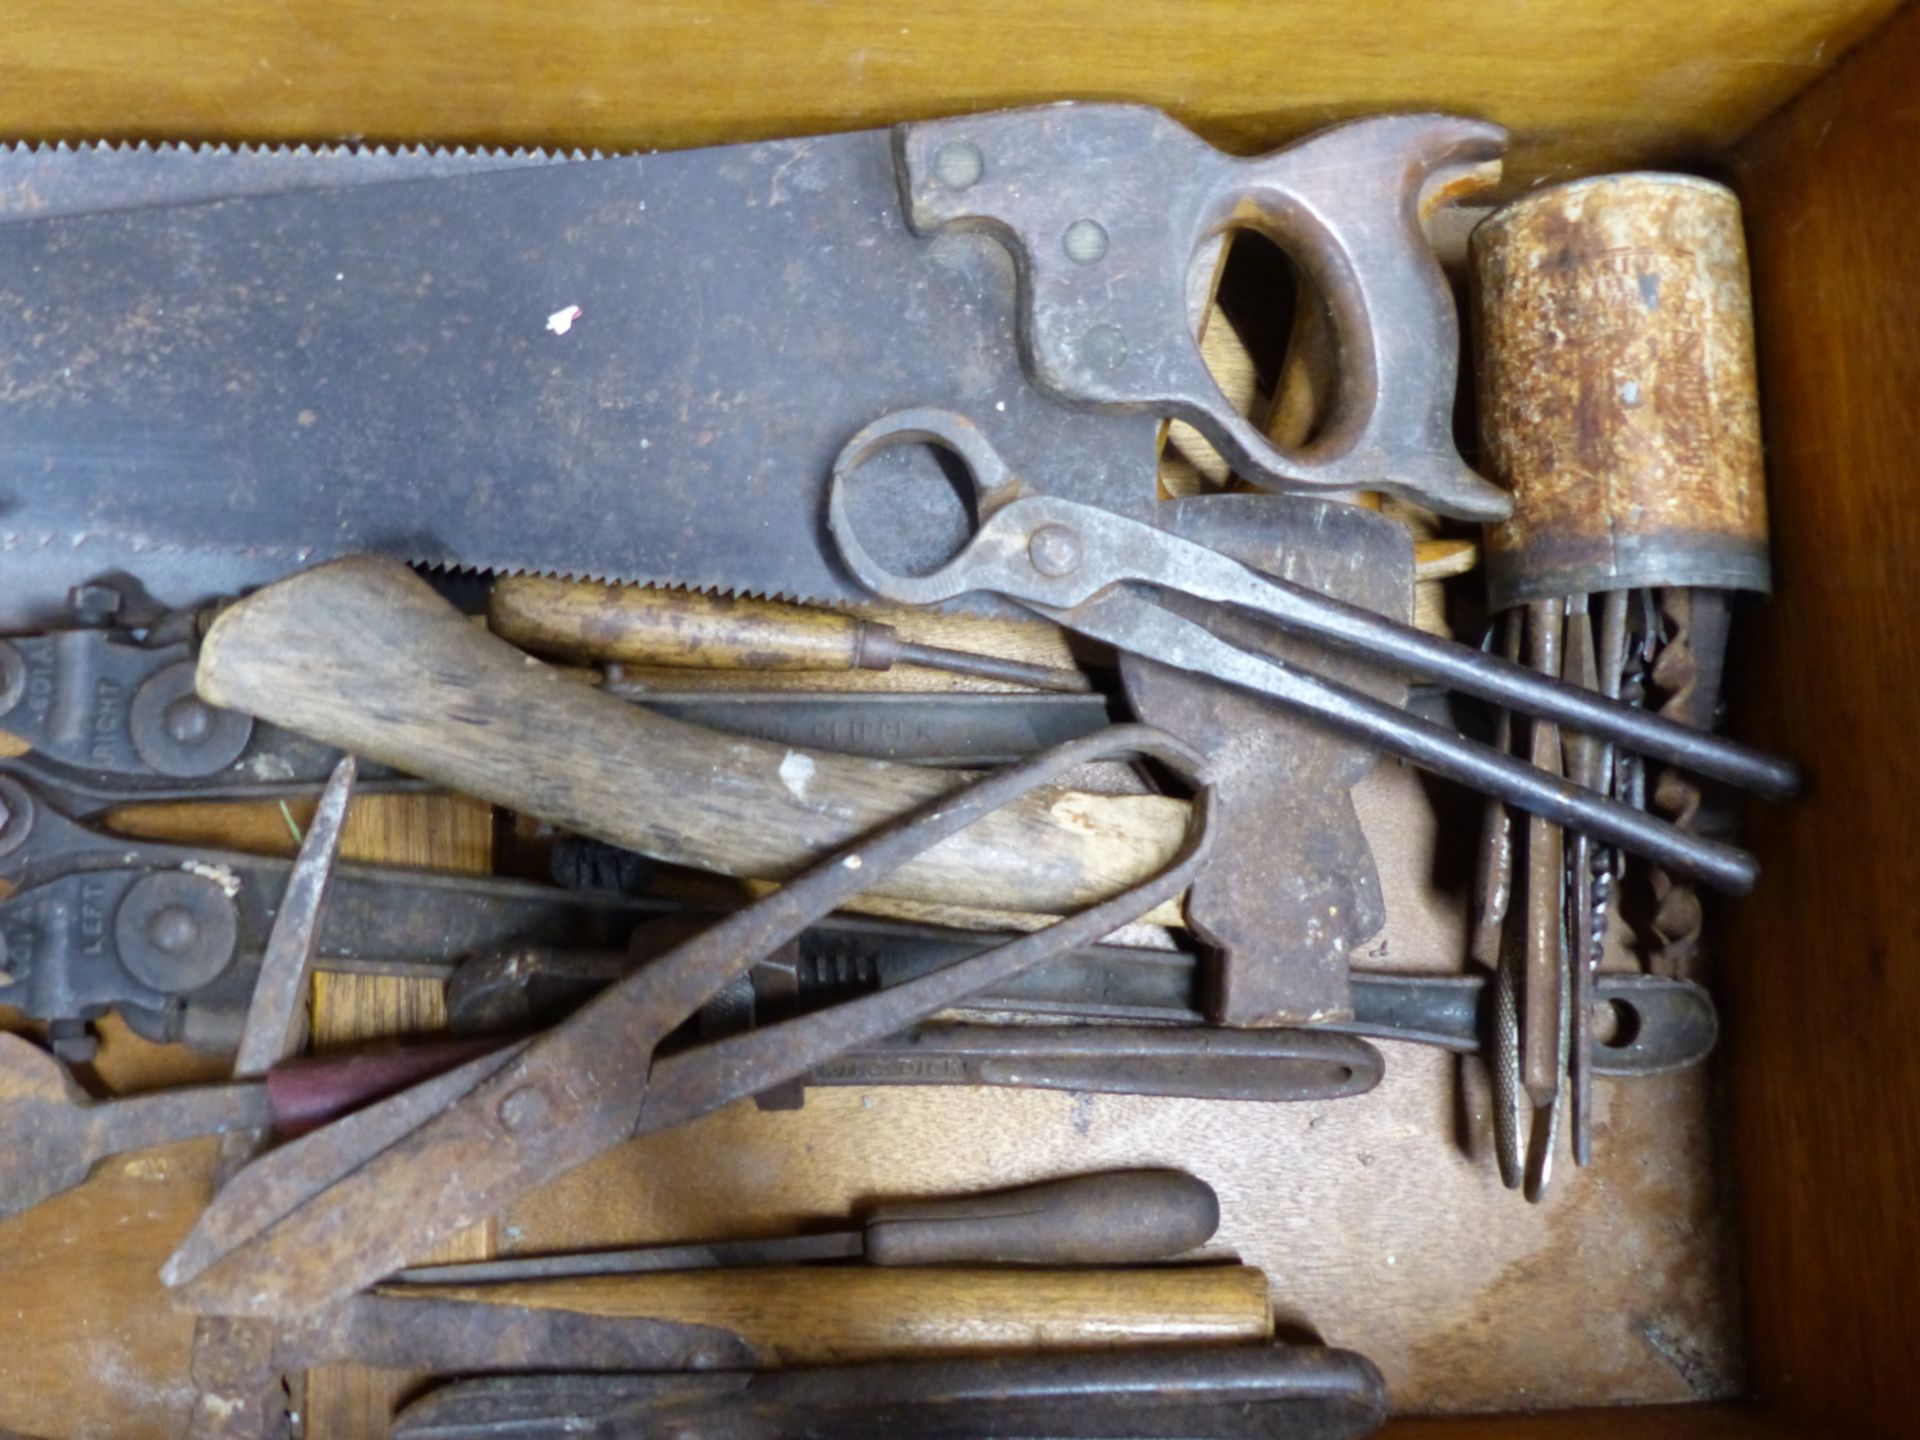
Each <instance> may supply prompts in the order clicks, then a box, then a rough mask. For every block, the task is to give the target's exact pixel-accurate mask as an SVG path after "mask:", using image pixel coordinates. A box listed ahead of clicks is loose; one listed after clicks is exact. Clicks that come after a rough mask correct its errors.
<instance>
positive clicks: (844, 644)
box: [487, 575, 1089, 693]
mask: <svg viewBox="0 0 1920 1440" xmlns="http://www.w3.org/2000/svg"><path fill="white" fill-rule="evenodd" d="M487 623H488V625H489V626H490V627H491V628H492V630H493V632H494V633H495V634H496V635H499V636H500V637H501V638H502V639H505V640H510V641H512V642H513V643H514V644H515V645H518V646H519V647H520V648H521V649H522V650H528V651H531V652H532V653H533V654H535V655H542V656H545V657H547V658H548V659H553V660H566V661H570V662H572V663H574V664H621V665H667V666H684V667H691V668H697V669H704V670H786V671H793V670H816V671H845V670H890V669H892V668H893V667H894V666H895V665H919V666H923V667H925V668H927V669H930V670H945V671H948V672H950V673H952V674H955V675H971V676H974V677H975V678H976V679H981V680H998V681H1002V682H1004V683H1006V684H1011V685H1027V686H1031V687H1033V688H1034V689H1037V690H1058V691H1066V692H1072V693H1081V692H1084V691H1086V690H1087V689H1088V688H1089V685H1088V681H1087V677H1086V676H1084V675H1082V674H1081V673H1080V672H1079V671H1078V670H1070V669H1066V668H1064V667H1062V666H1057V665H1036V664H1033V663H1031V662H1029V661H1025V660H1010V659H1006V658H1004V657H1002V656H998V655H981V654H978V653H976V652H973V651H969V650H949V649H946V648H944V647H942V646H938V645H920V644H916V643H914V642H913V641H911V640H904V639H902V638H901V636H900V632H899V631H898V630H896V629H895V628H894V627H893V626H891V625H886V624H883V623H881V622H880V621H878V620H863V619H861V618H859V617H858V616H855V615H842V614H839V613H838V612H836V611H832V610H821V609H818V608H815V607H813V606H808V605H791V604H787V603H785V602H783V601H779V600H761V599H755V598H751V597H746V596H731V595H703V594H700V593H698V592H696V591H690V590H661V589H655V588H653V587H650V586H641V585H598V584H594V583H592V582H588V581H574V580H557V579H554V578H552V577H550V576H546V575H508V576H503V577H501V579H500V580H498V581H497V582H496V583H495V584H494V587H493V593H492V596H491V597H490V598H489V600H488V602H487Z"/></svg>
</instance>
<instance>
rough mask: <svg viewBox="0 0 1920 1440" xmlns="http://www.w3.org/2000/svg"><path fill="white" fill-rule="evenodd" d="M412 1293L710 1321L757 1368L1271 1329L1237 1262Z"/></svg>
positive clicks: (1254, 1280) (1256, 1276)
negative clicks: (739, 1338) (747, 1350)
mask: <svg viewBox="0 0 1920 1440" xmlns="http://www.w3.org/2000/svg"><path fill="white" fill-rule="evenodd" d="M403 1293H406V1294H413V1293H415V1292H414V1290H413V1289H412V1288H411V1287H410V1288H409V1289H408V1290H407V1291H405V1292H403ZM419 1293H420V1294H421V1296H422V1298H431V1296H433V1295H445V1296H448V1297H449V1298H451V1299H456V1300H475V1301H479V1302H481V1303H483V1304H499V1305H524V1306H526V1307H527V1308H529V1309H533V1310H543V1309H554V1310H567V1311H573V1312H575V1313H578V1314H583V1315H610V1316H618V1317H623V1318H630V1317H646V1316H651V1317H654V1318H657V1319H661V1320H678V1321H682V1322H684V1323H686V1324H690V1325H715V1326H718V1327H720V1328H721V1329H724V1330H731V1331H733V1332H734V1333H736V1334H739V1335H744V1336H745V1337H746V1338H747V1339H748V1340H749V1341H751V1342H752V1344H753V1346H754V1348H755V1349H756V1350H758V1351H759V1352H760V1354H761V1355H762V1356H763V1357H764V1359H765V1361H766V1363H767V1364H769V1365H832V1364H838V1363H841V1362H852V1361H856V1360H882V1359H886V1358H888V1357H889V1356H927V1357H933V1356H937V1355H942V1354H952V1353H955V1352H962V1351H972V1352H984V1353H994V1354H1005V1353H1006V1352H1007V1351H1009V1350H1021V1349H1026V1348H1029V1347H1039V1348H1043V1349H1066V1350H1074V1349H1105V1348H1107V1347H1109V1346H1127V1345H1164V1344H1183V1343H1193V1344H1218V1343H1228V1344H1232V1343H1238V1342H1253V1341H1259V1340H1264V1339H1266V1338H1267V1337H1269V1336H1270V1335H1272V1334H1273V1312H1272V1311H1271V1310H1270V1309H1269V1308H1268V1303H1267V1277H1266V1276H1265V1275H1263V1274H1262V1273H1261V1272H1260V1271H1258V1270H1255V1269H1253V1268H1251V1267H1250V1266H1246V1265H1161V1266H1151V1267H1142V1268H1136V1269H1103V1268H1098V1267H1093V1266H1085V1267H1076V1268H1070V1269H1018V1268H1014V1269H1009V1268H1007V1267H1004V1266H1001V1267H982V1266H966V1265H936V1266H929V1267H926V1268H924V1269H922V1268H916V1267H909V1266H902V1267H899V1268H896V1269H884V1268H882V1267H880V1266H877V1265H856V1266H847V1267H822V1266H819V1265H769V1266H764V1267H750V1268H745V1269H735V1270H688V1271H678V1272H671V1273H663V1274H658V1275H592V1276H582V1277H579V1278H576V1279H565V1280H531V1281H523V1282H507V1283H503V1284H496V1285H481V1286H468V1287H461V1286H445V1287H441V1286H432V1287H428V1288H427V1289H426V1290H423V1291H420V1292H419Z"/></svg>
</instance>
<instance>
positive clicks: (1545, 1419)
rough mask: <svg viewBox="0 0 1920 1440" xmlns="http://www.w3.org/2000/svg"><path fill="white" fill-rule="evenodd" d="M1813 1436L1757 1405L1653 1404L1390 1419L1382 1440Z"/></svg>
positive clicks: (1781, 1439)
mask: <svg viewBox="0 0 1920 1440" xmlns="http://www.w3.org/2000/svg"><path fill="white" fill-rule="evenodd" d="M1806 1433H1807V1432H1806V1431H1803V1430H1801V1429H1799V1428H1798V1427H1796V1426H1794V1425H1792V1424H1790V1423H1788V1422H1787V1421H1784V1420H1782V1419H1780V1418H1779V1417H1778V1416H1776V1415H1772V1414H1767V1413H1763V1412H1762V1411H1760V1410H1758V1409H1756V1408H1755V1407H1754V1406H1752V1405H1745V1404H1728V1405H1685V1406H1674V1405H1650V1406H1646V1407H1644V1408H1638V1409H1631V1410H1625V1409H1612V1410H1575V1411H1570V1412H1567V1413H1564V1414H1557V1415H1512V1416H1505V1415H1503V1416H1500V1417H1497V1418H1492V1417H1477V1416H1476V1417H1473V1418H1470V1419H1466V1418H1448V1419H1436V1418H1431V1417H1426V1416H1421V1417H1416V1418H1405V1417H1403V1418H1400V1419H1396V1420H1390V1421H1388V1422H1387V1426H1386V1428H1385V1429H1384V1430H1382V1431H1381V1432H1380V1440H1796V1437H1800V1436H1803V1435H1805V1434H1806Z"/></svg>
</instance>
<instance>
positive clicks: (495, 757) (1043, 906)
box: [198, 556, 1187, 913]
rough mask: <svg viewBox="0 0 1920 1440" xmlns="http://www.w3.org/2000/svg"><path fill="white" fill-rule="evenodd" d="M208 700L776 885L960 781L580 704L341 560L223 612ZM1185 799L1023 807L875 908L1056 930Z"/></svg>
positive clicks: (1132, 863) (488, 639)
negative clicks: (989, 911) (943, 907)
mask: <svg viewBox="0 0 1920 1440" xmlns="http://www.w3.org/2000/svg"><path fill="white" fill-rule="evenodd" d="M198 686H199V691H200V694H201V695H202V697H204V698H205V699H207V700H208V701H210V702H212V703H213V704H216V705H225V706H229V707H231V708H233V709H236V710H243V711H245V712H247V713H248V714H251V715H257V716H260V717H262V718H264V719H267V720H271V721H273V722H275V723H277V724H280V725H285V726H287V727H289V728H291V729H294V730H298V731H301V732H303V733H305V734H307V735H311V736H314V737H315V738H317V739H319V740H322V741H324V742H326V743H328V744H331V745H337V746H340V747H341V748H342V749H346V750H351V751H354V752H355V753H357V754H360V755H363V756H366V757H367V758H369V759H373V760H377V761H379V762H381V763H383V764H386V765H392V766H394V767H396V768H398V769H402V770H406V771H408V772H410V773H412V774H415V775H419V776H422V777H423V778H425V779H427V780H431V781H433V782H435V783H436V784H440V785H445V786H447V787H448V788H450V789H454V790H461V791H465V792H466V793H468V794H472V795H477V796H479V797H481V798H482V799H485V800H490V801H492V802H494V803H495V804H498V805H505V806H507V807H509V808H511V809H514V810H518V811H520V812H522V813H523V814H527V815H531V816H535V817H537V818H539V819H542V820H547V821H551V822H552V823H553V824H556V825H559V826H562V827H564V828H566V829H569V830H574V831H577V832H579V833H581V834H583V835H591V836H595V837H597V838H599V839H601V840H605V841H608V842H609V843H611V844H615V845H621V846H625V847H626V848H628V849H631V850H637V851H639V852H641V853H642V854H646V855H650V856H652V857H654V858H655V859H657V860H664V861H669V862H672V863H676V864H684V865H691V866H695V867H697V868H699V869H703V870H712V871H718V872H720V873H722V874H728V875H740V876H749V877H754V878H759V879H784V878H786V877H788V876H790V875H792V874H794V873H795V872H797V871H799V870H801V869H803V868H805V867H806V866H807V865H809V864H812V863H813V862H814V861H816V860H818V859H821V858H823V857H824V856H826V855H828V854H831V853H832V852H833V851H834V850H836V849H839V848H840V847H842V846H844V845H846V844H847V843H849V842H851V841H852V840H854V839H855V838H856V837H858V836H860V835H862V834H864V833H866V832H867V831H869V830H871V829H873V828H874V827H875V826H877V825H880V824H882V823H884V822H885V821H888V820H891V819H893V818H894V817H896V816H898V815H901V814H904V813H906V812H908V811H911V810H914V809H916V808H918V807H919V806H921V805H923V804H924V803H925V802H926V801H928V800H930V799H932V798H933V797H934V796H935V795H938V794H941V793H943V792H945V791H947V790H950V789H952V788H953V787H954V786H956V785H959V784H963V783H965V777H964V776H962V775H958V774H956V773H955V772H952V771H934V770H924V769H921V768H918V767H916V766H911V765H896V764H890V763H887V762H885V761H878V760H862V759H856V758H853V757H849V756H842V755H829V754H825V753H822V752H819V751H806V750H796V749H791V748H789V747H787V746H784V745H775V744H768V743H765V742H762V741H757V740H746V739H740V738H736V737H733V736H723V735H719V734H716V733H715V732H713V731H711V730H706V729H703V728H701V727H699V726H696V725H687V724H683V723H681V722H679V721H675V720H668V719H665V718H663V717H661V716H658V715H653V714H650V713H648V712H647V711H645V710H642V709H640V708H638V707H636V706H632V705H628V704H627V703H625V702H624V701H621V700H618V699H615V698H614V697H612V696H610V695H604V694H601V693H600V692H598V691H596V690H593V689H590V688H589V687H587V686H584V685H581V684H579V683H578V682H577V681H575V680H573V679H571V678H569V677H568V676H567V675H566V674H564V673H563V672H561V671H557V670H554V669H552V668H550V667H548V666H546V665H543V664H541V663H540V662H538V661H536V660H534V659H532V658H531V657H530V656H527V655H525V654H523V653H521V652H520V651H518V650H516V649H514V648H513V647H512V646H511V645H509V644H507V642H506V641H504V640H502V639H500V638H499V637H498V636H495V635H491V634H489V633H487V632H486V631H485V630H483V629H481V628H480V627H478V626H475V625H472V624H469V623H468V622H467V620H466V619H465V618H464V617H463V616H462V615H461V614H460V613H459V612H458V611H457V610H455V609H454V607H453V606H451V605H449V604H448V603H447V602H446V601H444V600H442V599H441V598H440V597H439V596H438V595H436V594H434V592H433V590H432V588H431V587H430V586H428V585H427V584H426V582H425V581H423V580H421V579H420V578H419V577H418V576H416V575H414V574H413V573H412V572H411V571H409V570H408V569H407V568H406V567H405V566H403V565H400V564H398V563H396V562H394V561H391V560H385V559H380V558H376V557H370V556H359V557H353V558H349V559H346V560H336V561H333V562H331V563H329V564H326V565H322V566H319V567H318V568H316V569H313V570H309V571H307V572H305V573H304V574H301V575H296V576H294V577H293V578H292V579H289V580H283V581H280V582H279V583H277V584H274V585H269V586H267V587H266V588H265V589H263V590H261V591H259V592H258V593H256V594H254V595H252V596H250V597H249V598H247V599H245V600H242V601H240V602H239V603H237V604H235V605H233V606H231V607H229V608H228V609H227V610H226V611H225V612H223V613H222V614H221V616H220V618H219V619H218V620H216V621H215V622H214V625H213V627H212V629H211V630H209V631H208V633H207V637H206V640H205V642H204V643H203V645H202V647H201V653H200V663H199V672H198ZM1186 814H1187V807H1186V803H1185V802H1184V801H1179V800H1173V799H1169V798H1166V797H1163V796H1154V795H1124V796H1103V795H1087V794H1082V793H1079V792H1077V791H1070V790H1060V789H1049V790H1042V791H1036V792H1035V793H1033V794H1031V795H1029V796H1027V797H1026V798H1025V799H1023V800H1021V801H1019V802H1017V803H1015V804H1013V805H1010V806H1008V807H1007V808H1006V809H1004V810H1002V811H1000V812H998V813H996V814H994V815H992V816H989V817H988V818H987V819H985V820H982V821H981V822H980V823H979V824H977V825H975V826H973V827H972V828H971V829H969V830H966V831H964V832H962V833H961V834H959V835H957V836H954V837H953V838H952V839H950V840H947V841H945V842H944V843H942V844H940V845H938V846H936V847H934V848H933V849H932V850H929V851H928V852H927V853H926V854H925V855H923V856H921V857H920V858H919V859H917V860H915V861H914V862H913V863H912V864H910V865H907V866H904V867H903V868H902V869H900V870H898V871H896V872H895V873H894V874H893V876H892V877H890V878H889V880H888V881H887V882H885V883H884V884H882V885H880V886H878V887H876V890H877V892H878V893H880V894H883V895H888V896H894V897H901V898H906V899H913V900H927V901H936V902H942V903H947V904H954V905H982V906H993V907H1000V908H1008V909H1020V910H1031V911H1037V912H1042V913H1060V912H1062V911H1064V910H1069V909H1074V908H1077V907H1079V906H1082V905H1085V904H1087V903H1089V902H1091V901H1094V900H1097V899H1101V898H1104V897H1107V896H1110V895H1113V894H1116V893H1118V892H1119V891H1121V890H1123V889H1125V888H1126V887H1128V886H1130V885H1133V884H1135V883H1137V882H1138V881H1140V880H1142V879H1144V878H1146V877H1147V876H1149V875H1151V874H1153V873H1154V872H1155V871H1157V870H1159V869H1161V868H1162V867H1164V866H1165V865H1166V863H1167V862H1168V860H1170V859H1171V858H1172V856H1173V854H1174V853H1175V851H1176V850H1177V849H1178V848H1179V845H1180V842H1181V840H1182V838H1183V836H1184V834H1185V830H1186V823H1187V819H1186Z"/></svg>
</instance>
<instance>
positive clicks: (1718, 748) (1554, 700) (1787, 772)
mask: <svg viewBox="0 0 1920 1440" xmlns="http://www.w3.org/2000/svg"><path fill="white" fill-rule="evenodd" d="M1238 568H1239V569H1240V570H1242V571H1243V572H1244V574H1245V575H1246V577H1247V580H1248V582H1250V583H1244V584H1236V585H1234V586H1232V587H1231V593H1226V592H1225V591H1224V590H1223V591H1221V592H1218V593H1213V592H1212V587H1205V588H1206V590H1207V592H1209V593H1207V598H1213V599H1218V600H1221V601H1222V602H1224V603H1226V604H1231V605H1241V606H1246V607H1247V608H1251V609H1257V610H1258V611H1259V612H1260V613H1261V614H1262V615H1265V616H1267V617H1268V618H1269V619H1271V620H1273V621H1274V622H1275V623H1276V624H1278V625H1279V626H1280V627H1281V628H1282V629H1285V630H1290V631H1294V632H1297V633H1299V634H1303V635H1311V636H1313V637H1314V638H1315V639H1317V640H1320V641H1322V642H1324V643H1326V644H1329V645H1333V646H1336V647H1337V648H1339V649H1342V650H1347V651H1350V652H1352V653H1354V654H1357V655H1364V656H1366V657H1367V658H1369V659H1374V660H1379V661H1381V662H1383V663H1386V664H1390V665H1393V666H1395V667H1397V668H1399V669H1402V670H1406V671H1408V672H1410V673H1411V674H1413V675H1414V676H1415V677H1416V678H1420V679H1426V680H1432V681H1435V682H1437V683H1440V684H1444V685H1446V686H1448V687H1449V688H1451V689H1454V690H1458V691H1460V692H1461V693H1462V694H1466V695H1474V696H1478V697H1479V698H1480V699H1482V700H1488V701H1491V702H1493V703H1494V704H1496V705H1504V706H1505V707H1507V708H1508V709H1510V710H1517V711H1519V712H1520V713H1521V714H1523V715H1531V716H1535V717H1538V718H1541V719H1546V720H1552V721H1557V722H1558V723H1560V724H1563V725H1569V726H1572V727H1574V728H1576V729H1579V730H1582V731H1584V732H1586V733H1587V734H1589V735H1592V736H1594V737H1596V738H1597V739H1603V740H1612V741H1614V742H1615V743H1616V744H1620V745H1625V746H1627V747H1628V748H1630V749H1632V750H1635V751H1638V752H1639V753H1641V754H1643V755H1654V756H1658V757H1659V758H1660V759H1662V760H1666V761H1669V762H1671V763H1672V764H1675V765H1680V766H1684V767H1685V768H1686V769H1688V770H1691V771H1693V772H1694V773H1695V774H1697V775H1704V776H1708V777H1710V778H1712V779H1715V780H1723V781H1725V782H1727V783H1728V784H1730V785H1737V786H1739V787H1740V788H1742V789H1745V790H1751V791H1753V792H1754V793H1755V794H1758V795H1761V796H1764V797H1766V798H1767V799H1770V800H1785V799H1789V798H1791V797H1792V796H1793V795H1794V794H1795V793H1796V792H1797V791H1798V790H1799V788H1800V772H1799V770H1798V768H1797V767H1795V766H1794V765H1793V764H1791V763H1790V762H1788V761H1786V760H1782V759H1780V758H1779V757H1777V756H1773V755H1767V754H1764V753H1762V752H1761V751H1758V750H1755V749H1753V748H1752V747H1750V746H1746V745H1741V744H1739V743H1737V742H1735V741H1731V740H1727V739H1725V738H1724V737H1722V736H1717V735H1714V734H1711V733H1710V732H1708V731H1704V730H1697V729H1695V728H1694V727H1692V726H1690V725H1682V724H1679V723H1678V722H1676V721H1673V720H1669V719H1667V718H1665V717H1664V716H1660V715H1654V714H1650V713H1648V712H1646V711H1644V710H1635V709H1633V708H1632V707H1630V706H1626V705H1622V704H1620V703H1619V702H1618V701H1616V700H1611V699H1608V698H1607V697H1606V696H1604V695H1599V694H1596V693H1594V692H1592V691H1588V690H1582V689H1580V688H1579V687H1578V686H1573V685H1568V684H1566V683H1564V682H1563V681H1561V680H1559V679H1557V678H1555V677H1553V676H1549V675H1538V674H1534V673H1532V672H1530V671H1528V670H1526V669H1525V668H1523V667H1520V666H1514V665H1508V664H1506V663H1504V662H1503V661H1502V660H1500V659H1499V658H1497V657H1495V656H1492V655H1488V654H1485V653H1483V652H1482V651H1479V650H1475V649H1473V648H1471V647H1470V646H1466V645H1460V644H1457V643H1455V642H1453V641H1450V640H1442V639H1439V638H1438V637H1436V636H1433V635H1429V634H1427V633H1425V632H1424V631H1421V630H1416V629H1415V628H1413V627H1412V626H1411V625H1402V624H1399V623H1397V622H1395V621H1392V620H1388V619H1386V618H1384V617H1382V616H1380V615H1378V614H1375V613H1374V612H1373V611H1371V610H1368V609H1365V608H1363V607H1361V606H1358V605H1350V604H1348V603H1347V602H1346V601H1344V600H1336V599H1334V598H1332V597H1331V596H1328V595H1322V594H1320V593H1319V592H1317V591H1314V590H1309V589H1307V588H1306V587H1304V586H1301V585H1294V584H1291V583H1289V582H1286V581H1280V580H1275V579H1273V578H1271V577H1269V576H1264V575H1260V574H1258V573H1257V572H1255V571H1253V570H1251V569H1248V568H1247V567H1245V566H1240V567H1238ZM1194 593H1203V587H1200V586H1195V587H1194ZM1629 848H1631V847H1629Z"/></svg>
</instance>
